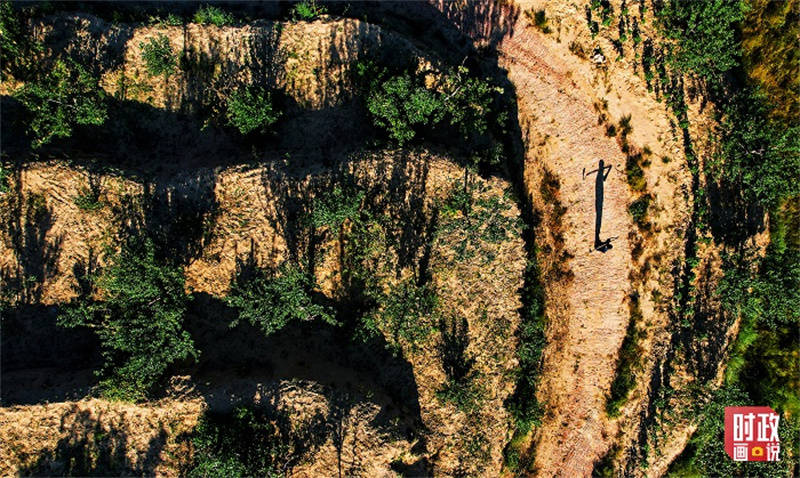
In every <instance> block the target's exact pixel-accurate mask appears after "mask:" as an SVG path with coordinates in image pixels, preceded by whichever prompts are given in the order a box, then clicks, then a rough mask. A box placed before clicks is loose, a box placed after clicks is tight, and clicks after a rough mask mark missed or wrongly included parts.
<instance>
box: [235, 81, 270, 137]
mask: <svg viewBox="0 0 800 478" xmlns="http://www.w3.org/2000/svg"><path fill="white" fill-rule="evenodd" d="M227 116H228V123H229V124H230V125H231V126H233V127H234V128H236V129H238V130H239V132H240V133H242V134H250V133H253V132H257V133H262V134H263V133H267V132H268V131H269V130H270V128H271V127H272V125H274V124H275V123H276V122H277V121H278V118H280V117H281V112H280V111H276V109H275V106H274V105H273V103H272V94H271V93H270V92H269V91H268V90H266V89H264V88H262V87H256V86H248V87H245V88H239V89H237V90H236V91H234V92H233V93H232V94H231V96H230V97H229V98H228V113H227Z"/></svg>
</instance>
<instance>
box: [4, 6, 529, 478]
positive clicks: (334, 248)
mask: <svg viewBox="0 0 800 478" xmlns="http://www.w3.org/2000/svg"><path fill="white" fill-rule="evenodd" d="M36 31H37V32H38V34H39V35H40V36H41V38H42V39H43V40H44V44H45V45H46V49H45V52H44V53H43V55H44V57H45V58H46V57H47V56H48V55H51V54H52V53H53V52H57V51H66V52H70V53H71V54H73V55H75V56H77V57H80V58H84V60H85V63H86V64H87V65H91V66H93V67H96V68H98V69H99V70H100V73H101V74H102V86H103V88H104V89H105V90H106V92H107V93H108V94H109V95H112V96H114V97H115V98H116V101H119V102H120V105H122V106H125V107H126V108H130V107H133V108H140V107H141V111H142V114H143V115H144V116H145V118H147V119H153V120H154V122H153V123H151V124H148V126H147V127H146V128H147V129H146V130H141V129H139V130H134V131H129V132H128V133H127V134H128V135H130V136H132V137H133V138H132V139H134V140H135V141H134V143H135V144H134V146H132V147H130V148H128V149H126V150H125V153H124V154H125V155H126V156H127V157H128V158H133V159H135V155H136V154H137V153H138V152H139V151H140V150H148V151H151V153H150V154H154V155H155V156H156V157H154V158H152V157H151V158H149V159H147V160H146V161H127V162H125V161H123V162H121V163H120V164H121V167H118V168H108V167H106V166H107V165H105V164H103V161H104V160H107V159H108V158H105V157H104V156H103V155H99V156H92V153H91V152H86V150H83V151H84V152H83V153H80V154H82V155H83V156H82V157H80V158H75V157H72V158H70V159H71V162H70V161H61V160H55V159H54V160H50V161H40V162H36V163H30V164H28V165H25V166H23V167H22V168H20V169H19V170H18V172H17V173H16V175H15V176H14V177H13V178H11V182H10V184H11V186H12V188H11V189H12V190H11V191H10V192H9V193H8V194H5V195H4V196H3V198H2V201H3V208H4V216H3V217H4V230H3V235H2V242H0V249H1V250H0V256H2V265H0V268H1V269H2V270H3V271H4V272H3V280H4V285H3V287H4V291H5V292H8V293H9V294H12V293H13V292H14V291H16V292H18V294H17V297H16V300H17V305H16V307H13V308H10V309H7V310H4V312H3V313H4V328H6V330H12V329H13V330H16V331H18V332H19V333H20V335H16V334H15V335H14V336H11V335H5V336H4V345H3V353H4V359H3V361H4V373H3V389H4V394H3V402H4V405H6V407H5V408H3V411H2V415H3V418H2V420H0V427H2V432H1V433H2V434H3V435H4V436H7V437H11V439H10V443H11V446H9V447H4V448H3V458H2V463H3V473H9V474H13V473H18V472H34V473H62V472H69V471H70V470H79V469H83V468H80V466H82V465H75V464H74V463H72V462H71V461H70V460H73V459H74V457H75V455H76V454H77V455H82V454H83V455H84V456H86V454H88V458H86V460H89V462H87V463H83V464H84V465H87V466H90V467H91V468H92V469H96V470H111V469H114V468H113V467H114V466H117V465H119V464H120V463H124V465H123V466H124V467H126V469H130V470H137V472H141V473H144V474H150V473H157V474H166V475H176V474H180V473H182V470H184V471H185V469H186V466H188V464H190V463H191V453H192V447H191V446H190V445H189V444H188V442H187V441H186V439H185V435H182V434H185V433H188V432H190V431H191V429H192V427H193V426H194V424H195V423H196V422H197V420H198V417H199V416H200V414H201V413H203V412H204V411H206V410H210V411H225V410H230V409H231V408H233V407H235V406H237V405H243V404H251V403H255V404H262V405H266V406H269V407H270V408H272V409H275V410H277V411H278V412H279V413H280V416H282V417H284V418H285V420H286V427H287V428H286V430H284V432H285V433H286V435H287V436H288V437H290V438H291V440H294V441H292V442H291V443H294V444H301V443H302V442H303V440H306V441H308V443H306V444H303V448H302V449H295V450H293V452H294V453H296V454H297V456H298V457H299V460H298V461H297V462H296V463H292V468H291V470H292V476H322V475H324V476H333V475H336V474H339V473H342V474H346V475H358V476H383V475H391V474H392V473H394V472H404V473H410V474H430V473H433V472H436V473H439V474H444V475H454V474H459V473H468V474H483V475H486V476H494V475H496V474H497V473H499V472H500V467H501V466H502V452H503V448H504V446H505V442H506V440H507V436H508V433H509V427H510V419H509V417H508V414H507V412H506V411H505V408H504V406H503V403H504V400H505V399H506V397H508V396H509V395H510V394H511V393H512V391H513V387H514V380H513V374H512V369H513V368H514V366H515V358H514V357H515V349H516V339H515V331H516V328H517V325H518V322H519V314H518V309H519V308H520V306H521V303H520V299H519V295H518V290H519V289H520V287H521V285H522V273H523V269H524V267H525V252H524V247H523V241H522V239H521V235H520V231H521V227H522V224H521V221H520V219H519V216H520V214H519V211H518V209H517V206H516V204H515V202H514V199H513V195H512V194H511V193H510V185H509V184H508V183H507V182H505V181H503V180H501V179H481V178H480V177H476V176H474V175H470V176H469V178H468V179H465V175H464V170H463V168H461V167H459V166H457V165H456V164H455V163H454V162H453V161H452V160H451V159H449V158H447V157H446V156H443V155H442V154H435V153H431V152H428V151H425V150H372V151H369V150H360V151H357V152H352V151H351V150H349V149H348V148H347V147H346V145H345V146H342V145H341V143H340V142H339V140H338V136H339V135H341V134H343V133H342V132H341V131H337V130H335V126H334V125H335V124H336V123H337V122H338V121H339V120H340V119H342V118H349V117H348V116H347V115H348V111H347V103H348V101H350V98H351V96H352V94H353V89H352V84H351V79H352V78H351V73H350V71H351V69H352V65H351V64H352V63H353V62H355V61H356V60H357V59H359V58H366V57H369V58H375V57H376V55H377V56H380V55H388V56H390V57H392V60H389V61H403V62H409V61H410V62H415V61H416V62H420V63H424V62H427V61H428V60H426V59H425V58H424V57H423V56H422V55H421V54H420V53H419V50H417V49H416V48H415V47H413V46H411V44H410V43H409V42H407V41H406V40H404V39H402V38H400V37H398V36H396V35H391V34H386V33H385V32H384V31H383V30H381V28H379V27H377V26H374V25H369V24H364V23H362V22H359V21H356V20H340V21H339V20H331V19H327V20H321V21H316V22H312V23H279V22H265V23H263V24H262V23H256V24H253V25H248V26H244V27H225V28H217V27H201V26H198V25H187V26H186V27H185V28H179V27H145V26H136V25H113V26H112V25H110V24H106V23H104V22H102V21H100V20H98V19H96V18H94V17H89V16H67V17H63V16H61V17H53V18H49V19H46V20H43V21H41V23H38V24H37V26H36ZM156 34H165V35H167V37H168V38H169V40H170V42H171V43H172V45H173V47H174V49H175V50H176V51H180V52H183V58H184V59H183V60H182V61H183V62H185V65H188V66H185V67H184V69H182V70H180V71H178V72H176V73H175V74H174V75H171V76H169V77H168V78H164V77H153V76H150V75H148V74H147V73H145V71H144V67H143V66H142V62H141V43H142V42H143V41H145V39H147V38H149V37H151V36H153V35H156ZM251 75H263V76H262V78H263V77H267V78H269V81H270V82H272V84H274V85H275V86H276V87H278V88H281V89H283V90H284V91H285V92H286V94H287V95H288V97H289V98H290V99H291V102H293V103H294V104H295V105H296V106H293V107H291V108H290V109H289V111H287V112H286V114H287V116H288V119H287V124H286V125H285V126H284V128H286V129H285V130H283V131H280V132H279V135H280V136H281V137H280V138H279V139H277V144H278V146H277V147H276V148H275V149H277V151H276V150H275V149H270V150H269V151H267V152H260V153H254V152H253V151H249V150H247V149H246V148H242V147H240V146H239V145H238V144H236V142H235V141H234V140H233V139H232V138H231V136H230V135H229V134H228V133H227V132H226V131H224V129H222V128H219V127H217V126H215V125H213V124H212V125H209V127H208V131H202V130H201V131H200V132H198V131H197V129H198V128H195V126H196V123H197V121H196V120H195V119H194V118H195V117H196V116H199V112H201V111H204V112H207V111H209V110H213V109H214V108H216V107H218V106H217V103H218V102H219V101H221V100H222V99H224V96H225V95H226V94H228V93H229V92H230V90H231V88H232V87H233V85H235V84H238V83H240V82H243V83H247V82H248V81H249V80H250V76H251ZM131 105H133V106H131ZM343 105H344V106H343ZM292 108H294V109H292ZM126 111H130V110H126ZM140 119H141V118H140ZM309 121H310V122H309ZM359 121H363V120H359V119H353V120H352V121H351V122H353V123H358V122H359ZM301 126H302V129H303V130H302V131H300V132H298V131H290V130H291V129H292V128H299V127H301ZM344 127H345V128H347V127H346V126H344ZM284 132H286V134H285V135H283V133H284ZM148 134H152V135H153V137H155V138H157V139H158V142H159V143H158V144H154V145H152V146H153V147H152V148H150V147H149V143H148V141H153V139H152V138H148ZM309 135H312V136H314V137H310V136H309ZM320 137H321V138H322V139H320ZM123 139H124V138H123ZM171 141H173V142H174V144H169V143H170V142H171ZM136 142H141V143H138V144H137V143H136ZM162 143H163V145H162ZM175 145H180V148H176V146H175ZM323 146H324V147H323ZM77 150H78V151H81V146H80V145H78V146H77ZM106 150H107V151H113V145H111V146H107V147H106ZM320 158H321V159H322V163H320ZM132 164H133V166H131V165H132ZM465 181H468V182H467V183H465ZM345 183H347V184H351V185H352V187H353V188H355V189H354V190H358V191H361V194H363V207H366V208H369V210H370V211H371V214H373V215H374V218H375V221H376V224H380V227H378V228H377V229H375V230H374V231H372V236H370V237H373V236H374V237H373V239H374V240H375V243H374V244H373V245H372V246H371V248H370V249H369V250H370V251H371V252H370V254H372V255H371V256H370V257H368V258H367V259H366V260H367V261H368V262H369V264H370V268H371V270H370V272H371V273H372V274H373V275H374V277H375V278H376V280H377V282H378V284H379V286H380V287H381V288H383V289H385V290H393V289H396V288H399V287H403V284H406V283H411V282H415V281H417V280H421V278H423V277H424V278H425V280H426V281H428V282H429V284H430V287H431V288H432V289H434V290H435V291H436V295H437V297H438V304H437V309H436V311H437V312H436V314H435V317H434V316H431V317H428V318H426V320H429V321H430V322H431V323H430V326H431V328H430V331H429V332H428V335H427V337H426V339H425V340H424V342H422V343H421V344H411V343H409V342H406V341H404V340H403V339H402V338H400V339H398V338H397V337H396V336H395V337H393V336H392V332H391V331H390V330H385V331H382V332H381V333H385V334H386V335H385V336H380V338H379V339H376V340H377V341H376V343H370V344H368V346H364V347H361V348H359V347H346V346H345V345H346V344H345V343H343V340H347V339H345V337H344V336H343V333H342V332H340V331H339V330H338V329H336V328H335V327H331V326H328V325H319V324H308V325H306V324H301V325H299V326H298V327H294V328H291V330H284V331H282V332H281V333H280V334H279V335H278V336H277V337H270V338H265V337H263V336H260V332H259V331H257V330H255V329H253V328H252V327H250V328H247V327H245V329H246V330H245V329H242V328H241V327H239V328H237V329H234V330H231V329H230V328H229V325H228V324H229V323H230V321H231V320H232V319H233V317H232V315H231V313H232V312H231V311H230V310H229V309H227V307H226V306H225V305H224V303H223V301H222V298H223V297H224V296H225V295H226V294H227V292H228V290H229V287H230V285H231V281H232V280H233V278H234V276H235V274H236V271H237V270H239V269H240V268H241V267H243V265H245V264H247V265H249V266H256V267H259V268H267V269H269V268H273V267H277V266H278V265H279V264H281V263H283V262H284V261H287V260H293V261H298V260H302V259H303V258H305V259H306V260H307V259H308V251H309V250H311V249H313V250H314V251H315V252H314V257H313V260H314V267H313V274H314V276H315V279H316V283H317V284H318V289H319V293H321V294H323V295H324V296H325V297H326V300H329V301H332V302H333V301H336V300H338V294H340V293H341V290H342V287H343V282H344V281H345V277H346V276H347V274H352V271H348V270H346V267H347V266H346V265H345V264H343V263H342V261H343V253H344V252H343V251H345V250H346V249H347V248H348V247H349V244H348V243H347V239H343V235H342V234H341V232H337V231H326V230H319V231H316V232H309V230H308V227H307V220H308V218H307V215H308V214H309V213H310V212H311V211H312V208H313V205H314V204H315V200H316V199H319V198H321V197H323V196H324V195H325V194H326V193H329V192H331V191H332V190H333V189H334V188H335V187H337V185H339V184H345ZM464 188H467V190H468V191H469V194H471V195H472V197H474V199H475V201H477V202H476V205H475V206H474V210H473V212H474V213H475V214H480V215H482V216H481V218H482V219H481V218H478V219H476V218H472V217H469V218H467V217H463V216H462V213H460V212H458V211H457V210H452V209H446V208H444V205H445V204H447V202H448V200H449V199H448V198H450V197H451V196H452V195H453V194H454V192H458V191H462V190H464ZM90 190H96V191H99V195H98V197H97V204H99V205H98V206H97V207H93V208H91V210H87V209H86V208H81V207H80V205H79V204H78V203H79V201H76V198H78V197H80V196H81V195H82V194H86V193H87V191H90ZM481 221H490V222H491V224H488V223H487V225H483V226H482V225H481V224H482V222H481ZM498 221H499V222H498ZM496 223H497V224H501V225H502V227H501V228H500V229H499V230H497V229H493V230H492V232H491V234H489V233H487V232H484V231H483V229H482V228H484V227H497V224H496ZM466 225H469V227H470V228H471V229H469V231H466V230H462V226H463V227H466ZM376 227H377V226H376ZM136 231H140V232H142V231H148V234H150V235H151V237H153V238H155V240H156V241H158V242H160V243H161V246H163V247H161V248H162V249H164V250H169V251H172V254H174V255H175V257H180V258H182V263H183V264H184V265H183V270H184V272H185V276H186V289H187V292H190V293H192V294H193V296H194V300H193V303H192V306H191V308H190V312H189V319H188V322H187V327H189V328H190V329H191V331H192V333H193V336H194V338H195V342H196V343H197V345H198V347H199V348H200V349H201V354H202V358H201V359H200V360H199V361H198V362H197V363H196V364H195V365H192V366H190V368H189V371H190V372H191V373H190V375H187V376H181V377H173V378H172V380H171V384H170V386H169V387H168V392H167V398H164V399H163V400H162V401H161V402H158V403H151V404H143V405H124V404H117V403H110V402H106V401H104V400H98V399H91V400H86V399H83V400H81V397H82V395H83V394H85V393H86V392H87V391H88V390H89V387H90V385H91V383H92V378H91V373H90V372H89V371H88V370H80V371H77V372H76V371H69V370H66V369H64V368H61V367H60V366H59V355H60V354H62V353H67V354H70V353H73V354H74V353H76V351H75V350H72V349H71V345H74V344H83V345H82V346H81V347H82V348H83V349H84V350H83V352H84V353H87V354H88V355H89V356H91V353H90V352H87V350H89V349H91V348H92V347H94V346H95V344H94V343H93V342H92V339H91V338H90V337H86V336H80V337H76V336H72V335H59V334H60V332H59V330H60V329H58V328H57V327H55V325H54V317H55V315H56V311H55V307H57V305H58V304H63V303H65V302H68V301H70V300H72V299H73V298H74V297H76V296H77V295H78V294H79V293H80V291H81V286H82V285H83V281H84V280H85V278H86V277H88V276H89V275H91V274H92V273H93V272H94V271H97V270H99V269H101V268H102V266H103V265H104V264H105V263H106V261H107V257H108V255H109V253H111V252H113V251H114V250H115V249H116V248H117V247H118V244H119V243H120V240H121V239H122V238H124V237H127V236H129V235H131V234H135V233H136ZM498 231H499V232H498ZM498 234H500V235H498ZM28 277H35V279H36V280H32V281H27V280H26V278H28ZM16 286H19V288H18V289H17V288H16ZM23 335H24V339H22V337H21V336H23ZM45 336H48V337H47V338H45ZM73 340H75V342H74V344H73V343H72V341H73ZM47 344H49V348H50V350H49V351H43V350H39V349H41V348H42V347H43V346H48V345H47ZM390 346H391V347H390ZM34 355H38V356H39V357H40V359H39V360H38V362H37V361H34V362H36V363H35V364H33V363H32V362H31V359H30V357H31V356H34ZM87 360H88V362H86V361H85V362H84V363H91V357H88V358H87ZM454 360H455V361H459V363H463V364H468V365H467V367H468V370H467V371H466V373H468V374H469V376H470V377H474V386H475V389H474V390H475V391H476V397H477V400H476V401H475V403H474V404H472V403H471V402H470V406H469V408H468V409H467V408H464V407H461V406H457V405H456V404H455V403H454V402H453V401H448V400H447V399H446V398H442V397H443V396H442V394H441V391H442V390H443V389H444V388H445V387H446V386H447V383H449V382H448V380H450V377H449V375H448V373H450V372H449V370H450V368H452V367H453V366H454V365H452V364H451V363H452V362H453V361H454ZM71 361H74V362H81V360H79V359H75V360H71ZM448 367H449V368H448ZM46 376H49V378H47V377H46ZM42 399H47V400H51V401H59V402H61V403H58V404H54V405H40V404H35V403H37V402H40V401H42ZM473 405H474V406H473ZM165 413H167V414H168V415H169V416H166V417H162V415H164V414H165ZM134 417H135V418H134ZM301 430H305V432H307V433H308V435H303V434H301ZM312 438H313V439H312ZM84 448H85V449H84ZM92 460H94V461H92ZM115 463H116V464H117V465H115ZM74 466H78V467H77V468H71V467H74ZM392 470H394V471H392Z"/></svg>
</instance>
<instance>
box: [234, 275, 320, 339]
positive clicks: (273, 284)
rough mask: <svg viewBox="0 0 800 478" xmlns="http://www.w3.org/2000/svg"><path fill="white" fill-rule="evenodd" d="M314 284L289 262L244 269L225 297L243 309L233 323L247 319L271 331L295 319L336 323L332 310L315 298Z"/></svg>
mask: <svg viewBox="0 0 800 478" xmlns="http://www.w3.org/2000/svg"><path fill="white" fill-rule="evenodd" d="M312 288H313V283H312V281H311V279H310V278H309V277H308V274H306V273H305V272H303V271H302V270H301V269H300V268H299V267H293V266H291V265H289V264H286V263H284V264H283V265H281V267H279V268H278V269H277V270H273V271H268V270H248V269H246V268H244V269H241V270H240V271H239V273H238V274H237V276H236V278H235V279H234V282H233V284H232V286H231V292H230V294H229V295H228V297H227V298H226V299H225V301H226V302H227V303H228V305H230V306H231V307H234V308H236V309H238V310H239V317H238V319H237V320H235V321H234V322H233V323H232V324H231V327H234V326H236V325H237V324H238V323H239V320H246V321H248V322H249V323H250V324H252V325H253V326H255V327H258V328H260V329H261V331H262V332H264V335H270V334H272V333H274V332H277V331H279V330H281V329H282V328H283V327H285V326H286V325H287V324H289V323H290V322H293V321H309V320H322V321H323V322H326V323H328V324H331V325H336V321H335V320H334V318H333V316H332V314H331V311H330V310H329V309H328V308H327V307H325V306H322V305H319V304H317V303H315V302H314V300H313V299H312V296H311V289H312Z"/></svg>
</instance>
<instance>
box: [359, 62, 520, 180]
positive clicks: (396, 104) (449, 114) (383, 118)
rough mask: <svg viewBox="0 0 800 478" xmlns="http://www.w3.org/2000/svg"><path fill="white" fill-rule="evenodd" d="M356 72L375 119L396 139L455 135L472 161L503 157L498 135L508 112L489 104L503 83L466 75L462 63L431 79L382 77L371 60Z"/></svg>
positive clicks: (496, 160) (406, 75) (493, 162)
mask: <svg viewBox="0 0 800 478" xmlns="http://www.w3.org/2000/svg"><path fill="white" fill-rule="evenodd" d="M356 72H357V76H358V77H360V78H361V79H362V80H364V81H365V82H366V83H367V84H368V91H367V93H366V97H367V100H366V106H367V110H368V111H369V113H370V115H371V117H372V121H373V123H374V124H375V126H377V127H378V128H380V129H382V130H384V131H386V133H387V134H388V135H389V137H390V138H392V139H393V140H395V141H397V142H398V143H399V144H400V145H403V144H405V143H408V142H409V141H411V140H413V139H414V138H417V137H418V136H420V135H427V136H428V137H435V138H443V137H451V138H454V139H455V138H456V135H458V136H460V139H459V141H457V142H456V141H453V145H454V146H456V147H459V148H462V149H463V150H465V151H468V154H469V155H470V157H471V161H472V162H473V163H475V165H477V164H479V163H481V162H482V163H484V164H485V165H488V166H491V165H496V164H498V163H499V162H500V161H501V159H502V156H503V146H502V142H500V141H498V140H497V138H496V136H499V135H502V134H504V131H503V127H504V125H505V122H506V119H507V117H508V116H507V113H506V112H505V111H504V110H503V109H502V108H495V107H494V106H493V104H494V102H495V101H496V100H497V99H498V98H499V95H500V94H502V93H503V89H502V88H500V87H497V86H494V85H493V84H492V83H491V81H490V80H488V79H479V78H476V77H474V76H472V75H470V73H469V70H467V68H465V67H458V68H456V69H454V70H451V71H448V72H445V73H443V74H441V75H440V76H439V78H438V81H435V83H433V84H430V85H429V84H428V83H429V82H430V79H428V80H427V82H426V79H425V78H424V77H423V76H421V75H412V74H409V73H402V74H398V75H394V76H389V77H388V78H386V71H385V70H380V69H377V68H376V67H375V66H374V65H371V64H363V63H361V64H358V65H357V66H356ZM441 128H444V129H441ZM435 131H439V132H441V133H443V134H438V133H437V135H434V132H435Z"/></svg>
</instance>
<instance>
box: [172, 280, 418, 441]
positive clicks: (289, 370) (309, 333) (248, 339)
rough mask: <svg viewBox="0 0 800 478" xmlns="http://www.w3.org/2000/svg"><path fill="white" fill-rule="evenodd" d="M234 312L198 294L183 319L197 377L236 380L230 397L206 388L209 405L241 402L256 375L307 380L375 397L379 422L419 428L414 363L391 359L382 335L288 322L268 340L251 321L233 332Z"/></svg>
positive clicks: (248, 394) (221, 406) (250, 393)
mask: <svg viewBox="0 0 800 478" xmlns="http://www.w3.org/2000/svg"><path fill="white" fill-rule="evenodd" d="M236 313H237V312H236V311H235V310H233V309H231V308H229V307H228V306H227V304H225V302H224V301H222V300H220V299H217V298H214V297H212V296H210V295H208V294H196V295H195V300H194V301H193V302H192V305H191V308H190V311H189V316H188V318H187V322H186V326H187V329H188V330H189V331H190V333H191V334H192V337H193V339H194V341H195V344H196V346H197V348H198V349H199V350H200V351H201V356H200V360H199V362H198V364H197V365H196V368H197V370H196V381H197V382H198V383H206V382H208V383H209V384H211V385H210V386H212V387H213V385H214V384H215V382H216V383H220V382H222V381H225V382H227V381H230V380H232V381H236V378H237V377H238V378H240V379H241V381H239V382H238V384H239V385H238V386H237V388H236V389H237V390H238V392H237V393H235V394H234V395H235V397H234V398H232V396H231V395H227V396H221V395H219V394H218V393H217V394H215V395H208V392H206V400H207V401H208V403H209V405H210V406H211V407H212V408H216V409H219V410H222V411H224V410H226V409H229V408H230V407H232V406H236V405H239V404H244V402H242V399H243V398H248V397H253V396H254V395H255V394H256V392H257V391H258V385H259V384H258V379H261V380H266V381H270V382H276V381H280V380H307V381H311V382H316V383H319V384H322V385H324V386H327V387H330V388H331V389H334V390H336V391H337V392H342V393H350V394H352V395H358V396H362V397H363V396H365V395H367V394H374V395H375V396H376V397H378V398H377V400H378V402H379V403H380V402H381V400H383V401H384V402H385V403H383V404H382V405H383V408H382V410H381V413H380V414H379V416H378V417H376V419H375V424H376V425H379V426H382V427H389V429H391V428H392V426H391V425H390V420H391V418H393V417H397V416H400V417H402V421H403V422H406V423H407V425H408V428H407V429H406V430H405V433H408V434H416V433H419V431H420V430H421V429H422V428H421V427H422V422H421V418H420V406H419V397H418V395H417V386H416V380H415V378H414V374H413V370H412V367H411V364H410V363H408V361H406V360H405V359H403V358H402V357H396V356H394V355H393V354H392V353H391V352H390V351H389V350H388V349H387V347H386V342H385V340H384V339H383V338H382V337H380V338H375V339H372V340H371V341H370V342H367V343H360V342H358V341H357V340H355V339H353V338H352V334H351V333H349V331H348V330H346V329H347V327H346V326H345V327H343V328H338V327H333V326H330V325H327V324H322V323H318V322H300V323H298V322H292V323H290V324H289V325H287V326H286V327H285V328H283V329H282V330H280V331H278V332H276V333H274V334H272V335H270V336H268V337H265V336H264V334H263V332H262V331H261V330H260V329H258V328H256V327H253V326H252V325H250V324H249V323H240V324H239V325H237V326H236V327H235V328H232V329H231V328H230V327H229V325H228V324H230V323H231V322H232V321H233V319H235V318H236ZM340 320H341V319H340ZM344 321H347V319H346V318H344ZM254 378H256V379H255V380H254Z"/></svg>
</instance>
